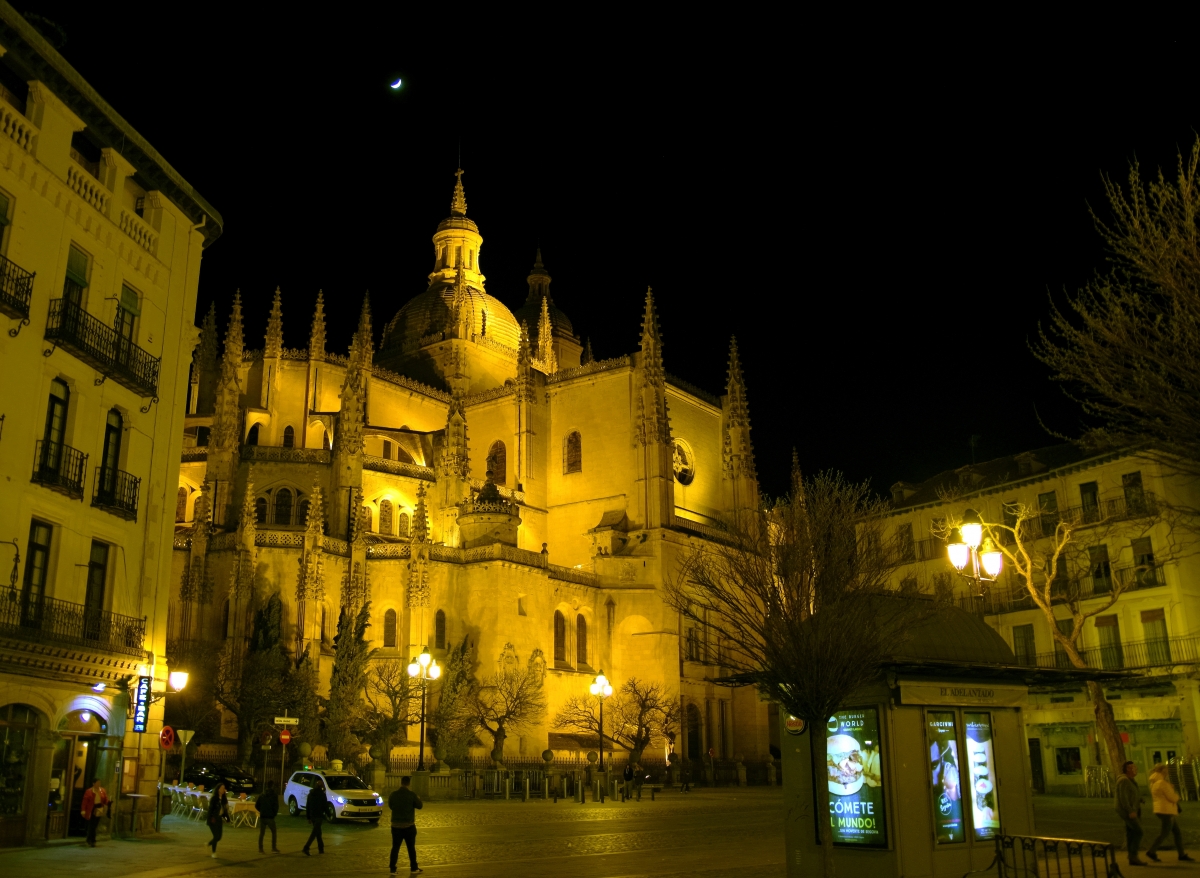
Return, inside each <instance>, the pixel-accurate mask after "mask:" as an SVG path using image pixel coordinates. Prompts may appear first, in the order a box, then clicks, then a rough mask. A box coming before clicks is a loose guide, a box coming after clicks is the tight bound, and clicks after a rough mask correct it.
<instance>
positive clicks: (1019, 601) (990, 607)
mask: <svg viewBox="0 0 1200 878" xmlns="http://www.w3.org/2000/svg"><path fill="white" fill-rule="evenodd" d="M1009 582H1012V583H1017V584H1014V585H1012V586H1010V587H1009V588H993V589H992V590H991V591H989V592H988V593H987V594H986V595H983V596H982V597H967V598H964V599H963V601H962V606H963V609H966V610H972V611H974V612H978V613H982V614H985V615H988V616H993V615H998V614H1000V613H1014V612H1016V611H1018V610H1032V609H1034V608H1035V607H1036V606H1037V605H1036V604H1035V603H1034V602H1033V598H1032V597H1030V595H1029V592H1028V590H1027V589H1025V587H1024V586H1022V585H1020V584H1019V583H1020V580H1019V578H1017V577H1015V576H1012V577H1010V578H1009ZM1166 584H1167V577H1166V572H1165V571H1164V569H1163V566H1162V565H1161V564H1143V565H1138V566H1134V567H1114V568H1112V570H1111V574H1110V575H1108V576H1096V575H1084V576H1073V577H1070V578H1064V579H1062V580H1061V581H1060V582H1056V583H1055V584H1054V586H1053V588H1051V590H1050V602H1051V603H1052V604H1060V603H1066V602H1068V601H1071V600H1080V601H1086V600H1091V599H1092V598H1101V597H1105V596H1107V595H1111V594H1112V592H1113V587H1114V586H1116V588H1117V589H1119V590H1120V592H1121V593H1122V594H1125V593H1126V592H1133V591H1141V590H1143V589H1147V588H1158V587H1159V586H1163V585H1166ZM1038 585H1039V586H1040V585H1041V583H1038Z"/></svg>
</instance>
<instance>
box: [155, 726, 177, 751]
mask: <svg viewBox="0 0 1200 878" xmlns="http://www.w3.org/2000/svg"><path fill="white" fill-rule="evenodd" d="M158 743H160V744H162V748H163V749H164V750H170V749H171V748H172V747H174V746H175V730H174V729H173V728H171V727H170V726H163V727H162V731H161V732H159V733H158Z"/></svg>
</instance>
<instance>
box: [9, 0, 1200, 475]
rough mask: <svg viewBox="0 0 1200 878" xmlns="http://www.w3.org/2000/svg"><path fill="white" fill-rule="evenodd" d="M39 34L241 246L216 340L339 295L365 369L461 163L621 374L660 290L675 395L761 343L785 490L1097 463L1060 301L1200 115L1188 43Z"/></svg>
mask: <svg viewBox="0 0 1200 878" xmlns="http://www.w3.org/2000/svg"><path fill="white" fill-rule="evenodd" d="M394 6H401V5H400V4H394ZM19 8H24V9H27V10H29V11H32V12H36V13H39V14H41V15H44V16H46V17H48V18H51V19H53V20H55V21H56V22H57V23H58V24H59V25H60V26H61V27H62V28H63V30H65V32H66V35H67V42H66V44H65V45H64V46H63V47H62V52H63V54H64V55H65V57H66V58H67V59H68V61H70V62H71V63H72V64H73V65H74V66H75V67H76V68H77V69H78V70H80V71H81V73H82V74H83V75H84V76H85V77H86V78H87V79H88V80H89V81H90V82H91V83H92V84H93V85H94V86H95V87H96V89H97V90H98V91H99V92H100V94H101V95H103V96H104V97H105V98H106V99H107V100H108V101H109V103H110V104H112V105H113V106H114V107H115V108H116V110H117V111H118V112H119V113H121V114H122V115H123V116H124V117H125V118H126V119H127V120H129V122H130V123H131V124H132V125H133V126H134V127H135V128H137V129H138V130H139V131H140V132H141V133H142V134H144V135H145V136H146V137H147V138H148V139H149V140H150V142H151V143H152V144H154V145H155V146H156V147H157V148H158V150H159V151H160V152H161V153H162V154H163V155H164V156H165V157H166V158H167V160H168V161H169V162H171V163H172V164H173V165H174V166H175V167H176V168H177V169H178V170H179V171H180V172H181V173H182V174H183V176H184V177H185V178H186V179H187V180H188V181H189V182H191V183H192V184H193V185H194V186H195V187H196V189H197V190H198V191H199V192H200V193H201V194H202V195H204V196H205V197H206V198H207V199H208V201H209V202H210V203H211V204H213V205H214V207H216V209H217V210H218V211H220V212H221V213H222V215H223V216H224V218H225V234H224V235H223V236H222V238H221V239H220V240H219V241H218V242H217V243H216V244H215V245H214V246H213V247H212V248H211V249H210V250H208V251H206V254H205V257H204V265H203V268H202V271H201V278H200V302H199V308H198V313H197V322H199V320H200V318H201V317H202V316H203V313H204V312H205V311H206V310H207V308H208V305H209V303H210V302H212V301H214V300H215V301H216V303H217V309H218V313H219V314H220V325H221V327H222V329H223V328H224V325H225V321H226V319H227V316H228V307H229V301H230V299H231V297H232V295H233V291H234V289H235V288H237V287H240V288H241V290H242V296H243V300H244V301H245V303H246V305H245V312H246V324H247V344H248V346H250V347H261V345H262V334H263V331H264V330H265V326H266V315H267V311H268V309H269V306H270V300H271V294H272V292H273V291H274V289H275V287H276V285H278V286H280V287H281V288H282V290H283V296H284V344H285V345H287V346H289V347H303V346H305V345H306V344H307V337H308V327H309V322H310V319H311V315H312V305H313V301H314V299H315V297H316V293H317V290H318V288H322V289H324V291H325V297H326V302H327V303H330V305H331V307H328V310H329V311H330V312H331V313H330V320H329V343H328V346H329V348H330V349H331V350H344V348H345V347H346V346H347V345H348V344H349V339H350V333H351V331H352V329H353V326H354V322H355V319H356V317H357V312H358V305H359V302H360V300H361V297H362V294H363V292H364V290H367V289H369V290H370V291H371V299H372V306H373V312H374V315H375V326H376V330H377V334H376V341H377V342H378V340H379V335H378V331H379V330H380V329H381V328H382V324H383V323H384V322H385V321H386V320H388V319H390V318H391V316H392V315H393V314H394V313H395V312H396V311H397V310H398V309H399V308H400V307H401V305H403V304H404V302H406V301H407V300H408V299H409V298H411V297H413V296H415V295H417V294H419V293H420V292H422V291H423V290H424V289H425V286H426V275H427V274H428V272H429V270H430V269H431V267H432V259H433V253H432V244H431V243H430V236H431V235H432V234H433V232H434V230H435V228H436V226H437V223H438V222H439V221H440V220H441V219H443V218H444V217H446V216H447V215H448V213H449V207H450V195H451V190H452V188H453V183H454V176H453V174H454V170H455V168H456V166H457V165H458V162H459V158H458V155H459V149H460V148H461V155H462V167H463V168H464V169H465V170H466V174H465V175H464V178H463V180H464V185H465V187H466V194H467V201H468V205H469V209H468V215H469V216H470V217H471V218H473V219H474V220H475V221H476V222H477V223H478V224H479V228H480V231H481V232H482V234H483V236H484V246H483V250H482V254H481V262H482V267H483V270H484V273H485V274H486V275H487V278H488V281H487V288H488V291H489V292H490V293H491V294H492V295H494V296H496V297H498V298H499V299H501V300H502V301H503V302H504V303H505V304H507V305H508V306H509V307H510V308H514V309H515V308H516V307H518V306H519V305H521V304H522V303H523V302H524V299H525V295H526V289H527V287H526V282H525V277H526V275H527V274H528V273H529V268H530V267H531V265H532V262H533V257H534V251H535V248H536V247H537V246H538V245H540V246H541V247H542V250H543V254H544V257H545V262H546V267H547V269H548V270H549V272H550V273H551V275H552V276H553V278H554V281H553V284H552V286H551V293H552V295H553V296H554V299H555V302H556V303H557V304H558V305H559V307H561V308H562V309H563V310H564V311H565V312H566V313H567V314H568V315H569V316H570V318H571V320H572V321H573V323H574V326H575V330H576V333H577V334H578V335H579V336H580V337H581V339H582V338H590V339H591V341H592V346H593V348H594V350H595V353H596V355H597V357H599V358H604V357H612V356H617V355H619V354H623V353H628V352H631V351H633V350H635V349H636V346H637V341H638V335H639V331H640V321H641V312H642V300H643V296H644V293H645V289H646V286H647V284H650V285H652V286H653V287H654V290H655V295H656V299H657V302H658V308H659V315H660V320H661V324H662V328H663V334H664V340H665V360H666V367H667V370H668V371H669V372H671V373H673V374H675V375H678V376H680V377H681V378H684V379H686V380H688V381H690V382H692V383H695V384H698V385H700V386H702V387H706V388H708V389H710V390H712V391H713V392H721V391H722V389H723V387H724V382H725V368H726V360H727V351H728V345H729V336H730V335H731V334H736V335H737V337H738V339H739V343H740V347H741V350H742V354H743V360H744V366H745V372H746V379H747V383H748V386H749V393H750V413H751V420H752V425H753V434H752V436H753V439H754V444H755V450H756V453H757V460H758V467H759V473H760V478H761V480H762V484H763V487H764V489H765V490H767V491H770V492H772V493H778V492H780V491H781V490H783V489H784V488H785V486H786V479H787V472H788V468H789V464H790V456H791V449H792V447H796V448H797V449H798V451H799V454H800V461H801V465H802V467H804V468H805V469H806V470H809V471H814V470H817V469H824V468H834V469H840V470H843V471H845V472H846V473H847V474H848V475H850V476H852V477H854V478H870V479H871V480H872V484H873V485H874V487H875V488H877V489H878V490H881V491H886V490H887V488H888V486H889V485H890V484H891V483H892V482H894V481H896V480H897V479H908V480H914V481H915V480H921V479H923V478H927V477H929V476H931V475H933V474H935V473H936V472H938V471H940V470H942V469H945V468H948V467H954V466H961V465H963V464H965V463H969V462H970V460H971V448H970V445H969V437H971V436H972V435H978V436H980V437H981V438H980V440H979V443H978V448H977V451H976V455H977V457H978V458H979V459H981V460H982V459H987V458H990V457H995V456H999V455H1002V454H1011V453H1015V452H1018V451H1021V450H1024V449H1027V448H1034V447H1038V446H1040V445H1046V444H1051V443H1053V442H1055V441H1057V440H1056V439H1054V438H1053V437H1052V436H1050V435H1049V434H1048V433H1047V432H1046V431H1045V430H1044V429H1043V427H1042V426H1040V425H1039V423H1038V414H1040V415H1041V417H1042V419H1043V420H1044V421H1045V422H1046V424H1048V425H1049V426H1050V427H1052V428H1053V429H1055V430H1058V431H1060V432H1062V433H1065V434H1069V435H1075V434H1077V433H1078V432H1079V429H1080V426H1081V423H1082V422H1081V420H1080V415H1079V413H1078V411H1077V410H1076V409H1075V407H1074V406H1073V404H1072V403H1070V402H1069V401H1068V400H1066V399H1065V398H1064V397H1063V395H1062V394H1061V392H1060V391H1059V390H1058V389H1057V388H1056V387H1055V386H1054V385H1053V384H1052V383H1051V382H1050V381H1049V380H1048V378H1047V373H1046V370H1045V369H1044V367H1042V366H1041V365H1040V364H1039V363H1037V362H1036V361H1035V360H1034V359H1033V357H1032V356H1031V355H1030V353H1029V351H1028V347H1027V343H1028V340H1029V339H1030V338H1031V337H1032V335H1033V334H1034V333H1035V332H1036V328H1037V324H1038V321H1039V320H1041V319H1044V317H1045V315H1046V313H1047V308H1048V305H1047V301H1048V296H1049V295H1050V294H1052V293H1053V294H1056V295H1061V291H1062V290H1063V288H1064V287H1067V288H1073V287H1075V286H1077V285H1078V284H1079V283H1080V282H1082V281H1083V280H1085V279H1086V278H1087V277H1088V276H1089V275H1090V274H1092V272H1093V271H1095V270H1096V269H1097V268H1099V267H1101V266H1102V265H1103V258H1104V254H1103V252H1102V250H1101V249H1100V247H1099V241H1098V238H1097V237H1096V234H1095V232H1094V230H1093V228H1092V223H1091V220H1090V218H1089V216H1088V213H1087V206H1088V204H1089V203H1090V204H1092V205H1095V206H1097V207H1102V206H1103V205H1102V203H1101V197H1102V193H1101V186H1100V174H1101V172H1102V171H1107V172H1110V173H1113V174H1114V175H1117V176H1121V177H1123V176H1124V175H1125V173H1126V168H1127V163H1128V160H1129V159H1130V158H1133V157H1135V156H1136V157H1137V158H1139V159H1140V160H1141V161H1142V162H1143V164H1144V165H1145V166H1146V167H1147V168H1154V167H1156V166H1158V165H1160V164H1165V165H1167V166H1168V167H1169V168H1171V167H1173V165H1174V160H1175V152H1176V149H1177V147H1183V148H1185V149H1187V148H1190V146H1191V143H1192V141H1193V139H1194V137H1195V134H1194V132H1193V127H1194V126H1196V125H1197V124H1198V122H1197V119H1198V118H1200V103H1198V102H1197V100H1196V98H1195V90H1194V86H1193V83H1194V70H1193V69H1192V67H1191V66H1189V65H1188V61H1189V59H1188V58H1187V57H1186V56H1185V55H1184V52H1183V50H1182V49H1181V48H1180V47H1179V46H1178V45H1176V44H1170V43H1168V44H1166V45H1163V46H1156V47H1154V51H1153V53H1152V54H1146V55H1144V56H1143V57H1122V58H1121V59H1119V60H1117V59H1106V58H1100V57H1095V56H1093V55H1091V54H1085V53H1084V51H1083V50H1082V49H1081V50H1078V51H1077V53H1076V54H1074V55H1073V54H1071V50H1068V51H1066V52H1065V53H1064V50H1063V48H1062V47H1061V46H1056V47H1054V49H1053V51H1051V50H1050V49H1049V48H1038V47H1029V46H1026V47H1020V46H1016V45H1012V44H1008V45H1004V46H1003V48H997V49H995V50H991V49H987V48H982V47H968V48H969V51H968V52H966V53H964V54H958V55H955V56H953V57H951V56H949V55H942V54H939V52H941V51H942V49H941V48H940V47H938V46H936V45H934V44H930V45H929V46H926V47H924V48H923V49H922V48H921V47H919V46H917V45H912V44H905V46H904V48H903V49H901V48H898V47H897V45H893V44H889V46H887V47H885V46H883V45H877V46H868V45H866V44H858V45H855V46H854V47H852V48H851V47H844V48H842V49H838V48H837V47H836V45H835V41H834V39H833V37H832V36H831V37H830V42H828V43H827V42H825V40H824V38H820V39H818V37H817V35H814V34H810V35H809V36H808V37H807V38H806V39H805V40H802V41H796V37H795V34H794V33H790V32H784V31H783V30H780V31H779V32H778V33H774V32H772V31H771V30H770V29H769V28H767V29H764V28H761V27H759V28H756V29H754V30H752V31H749V30H748V31H746V32H744V33H742V32H739V27H738V26H737V25H736V24H730V23H729V22H728V21H721V22H715V20H714V24H713V25H712V28H713V29H712V30H711V31H708V32H705V31H702V30H693V31H690V32H685V31H681V30H679V29H678V28H676V27H675V26H673V25H672V26H668V25H665V24H664V26H662V27H658V26H656V25H654V24H652V23H651V22H648V21H646V22H642V23H641V24H640V26H639V27H638V28H637V30H636V33H635V34H631V33H626V32H612V33H609V34H607V35H606V34H604V33H601V32H600V31H594V30H592V29H591V28H590V26H588V25H587V24H586V19H582V18H581V19H578V20H572V21H570V22H568V21H566V20H565V19H564V20H556V19H554V18H545V17H541V18H536V19H534V18H529V19H524V18H520V17H509V18H506V19H503V20H497V21H496V22H493V23H491V24H488V23H482V22H478V21H460V20H459V19H460V17H461V13H460V12H455V13H453V14H451V13H449V12H447V14H446V17H445V18H442V19H439V18H438V17H436V16H434V17H431V18H427V19H422V20H420V21H416V20H413V19H411V18H410V17H408V16H407V15H406V14H405V12H403V11H401V10H388V9H384V8H382V7H380V6H379V5H377V4H373V5H372V11H371V12H369V13H368V12H366V11H365V10H366V9H367V7H362V9H358V10H356V9H355V8H354V7H350V6H344V7H342V6H328V7H323V9H324V12H323V13H322V16H321V17H316V18H306V17H304V16H303V15H302V14H301V13H300V12H299V10H300V9H301V7H299V6H296V7H292V13H289V18H283V17H281V16H280V15H265V14H264V15H263V16H262V17H256V16H257V15H259V13H257V12H255V11H253V9H252V5H251V4H244V5H243V6H242V9H245V10H250V11H247V12H246V13H245V14H242V15H239V16H237V17H232V16H226V15H222V14H218V13H219V9H218V10H217V12H213V11H211V10H213V9H217V8H216V7H205V8H203V9H200V8H197V7H187V9H186V11H187V13H188V17H187V18H182V17H181V18H179V19H178V20H176V21H170V20H166V21H163V20H162V19H160V18H159V17H158V15H159V13H158V12H157V11H156V12H155V15H154V16H153V17H152V19H150V20H152V21H153V23H154V25H155V26H159V25H161V26H162V27H161V31H160V32H157V33H154V34H151V33H148V32H145V33H141V34H140V35H139V33H138V30H137V28H136V27H131V23H130V22H129V21H127V18H128V17H127V16H114V15H112V12H111V10H110V9H108V8H107V7H101V6H98V5H95V4H93V5H92V6H91V7H88V6H85V5H83V4H74V5H72V6H71V7H69V11H66V10H65V9H64V8H63V7H62V5H61V4H49V3H32V4H27V5H25V6H24V7H19ZM281 8H282V7H281ZM342 10H345V18H344V19H340V20H339V19H338V18H337V13H338V12H339V11H342ZM137 18H138V17H137V16H135V19H137ZM114 19H120V21H116V20H114ZM137 23H138V24H140V21H139V22H137ZM760 24H761V22H760ZM556 27H557V30H556V29H555V28H556ZM141 37H147V38H148V39H149V42H144V41H141ZM122 45H124V46H125V49H124V50H122V49H121V46H122ZM998 45H999V44H998ZM397 76H400V77H403V79H404V87H403V88H402V89H401V90H400V91H398V92H393V91H391V90H390V89H389V88H388V87H387V86H388V83H389V82H391V81H394V80H395V78H396V77H397Z"/></svg>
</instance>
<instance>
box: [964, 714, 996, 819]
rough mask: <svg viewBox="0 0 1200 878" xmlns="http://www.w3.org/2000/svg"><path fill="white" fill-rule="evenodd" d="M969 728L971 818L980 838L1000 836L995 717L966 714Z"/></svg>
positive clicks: (968, 761) (968, 762)
mask: <svg viewBox="0 0 1200 878" xmlns="http://www.w3.org/2000/svg"><path fill="white" fill-rule="evenodd" d="M963 722H965V723H966V726H967V765H969V766H970V769H971V786H970V791H969V793H968V795H969V796H970V798H971V817H972V818H973V820H972V822H973V823H974V826H975V837H976V838H978V839H988V838H995V837H996V836H997V835H998V834H999V833H1000V802H999V800H998V798H997V790H996V757H995V752H994V749H993V747H992V715H991V714H990V713H964V714H963Z"/></svg>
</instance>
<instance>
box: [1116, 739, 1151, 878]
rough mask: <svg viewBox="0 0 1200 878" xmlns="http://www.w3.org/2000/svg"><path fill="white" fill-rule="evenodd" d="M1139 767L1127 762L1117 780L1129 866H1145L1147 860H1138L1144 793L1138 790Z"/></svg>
mask: <svg viewBox="0 0 1200 878" xmlns="http://www.w3.org/2000/svg"><path fill="white" fill-rule="evenodd" d="M1135 777H1137V766H1136V765H1134V764H1133V763H1132V762H1126V763H1125V764H1124V765H1123V766H1122V767H1121V776H1120V777H1119V778H1117V797H1116V798H1117V816H1118V817H1120V818H1121V820H1122V821H1124V823H1125V847H1126V849H1127V850H1128V852H1129V865H1131V866H1144V865H1145V860H1139V859H1138V845H1140V844H1141V843H1142V791H1141V790H1140V789H1138V785H1137V781H1135V780H1134V778H1135Z"/></svg>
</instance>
